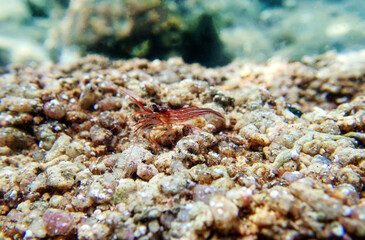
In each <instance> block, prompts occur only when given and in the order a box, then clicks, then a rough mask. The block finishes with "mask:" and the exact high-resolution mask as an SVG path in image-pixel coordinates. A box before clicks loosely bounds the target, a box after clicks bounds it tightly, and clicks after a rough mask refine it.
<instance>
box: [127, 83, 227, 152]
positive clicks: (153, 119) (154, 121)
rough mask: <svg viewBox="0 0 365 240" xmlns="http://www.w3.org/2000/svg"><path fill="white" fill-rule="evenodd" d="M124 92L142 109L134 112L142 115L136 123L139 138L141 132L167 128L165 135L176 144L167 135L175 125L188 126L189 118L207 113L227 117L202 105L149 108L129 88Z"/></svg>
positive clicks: (136, 114) (153, 106)
mask: <svg viewBox="0 0 365 240" xmlns="http://www.w3.org/2000/svg"><path fill="white" fill-rule="evenodd" d="M123 93H124V94H125V95H127V96H128V97H130V99H131V100H132V101H133V102H134V103H135V104H136V105H138V107H139V108H140V109H141V111H138V112H135V113H134V114H132V117H135V116H138V115H139V116H141V117H140V118H139V119H138V122H137V123H136V124H135V131H137V132H138V135H137V138H138V136H139V134H140V133H141V132H143V131H146V130H152V129H156V128H165V129H167V131H166V132H165V135H166V136H167V138H168V139H169V141H170V142H171V143H172V145H173V146H175V144H174V143H173V142H172V141H171V139H170V138H169V137H168V135H167V132H169V131H170V130H171V129H172V127H173V126H174V125H183V126H188V125H184V124H183V123H184V122H186V121H188V120H191V119H194V118H197V117H200V116H203V115H206V114H212V115H214V116H215V117H217V118H219V119H222V120H223V121H225V118H224V116H223V115H222V114H221V113H219V112H216V111H214V110H212V109H210V108H200V107H195V106H189V107H183V108H180V109H171V108H167V107H161V106H158V105H156V104H153V105H152V106H151V109H149V108H147V107H145V106H143V105H142V104H141V103H140V102H139V101H138V100H137V98H136V97H134V96H133V95H134V94H133V93H132V92H130V91H129V90H124V89H123ZM188 127H191V128H195V127H193V126H188ZM199 130H200V129H199Z"/></svg>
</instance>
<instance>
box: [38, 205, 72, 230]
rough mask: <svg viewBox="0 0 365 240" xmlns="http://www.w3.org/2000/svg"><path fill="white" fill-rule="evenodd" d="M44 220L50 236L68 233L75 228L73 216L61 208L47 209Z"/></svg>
mask: <svg viewBox="0 0 365 240" xmlns="http://www.w3.org/2000/svg"><path fill="white" fill-rule="evenodd" d="M43 221H44V224H45V227H46V230H47V233H48V234H49V235H50V236H58V235H67V234H68V233H69V232H70V231H71V230H72V228H73V223H74V221H73V217H72V215H71V214H70V213H68V212H65V211H63V210H59V209H47V210H46V212H45V213H44V214H43Z"/></svg>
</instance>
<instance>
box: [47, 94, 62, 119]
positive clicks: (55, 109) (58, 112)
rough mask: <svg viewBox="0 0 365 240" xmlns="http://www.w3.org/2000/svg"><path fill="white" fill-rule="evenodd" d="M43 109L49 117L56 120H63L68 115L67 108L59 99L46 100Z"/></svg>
mask: <svg viewBox="0 0 365 240" xmlns="http://www.w3.org/2000/svg"><path fill="white" fill-rule="evenodd" d="M43 111H44V114H45V115H46V116H47V117H49V118H52V119H55V120H61V119H62V118H64V117H65V116H66V109H65V108H64V107H63V105H62V104H61V103H60V102H59V101H58V100H57V99H52V100H51V101H49V102H46V103H45V104H44V105H43Z"/></svg>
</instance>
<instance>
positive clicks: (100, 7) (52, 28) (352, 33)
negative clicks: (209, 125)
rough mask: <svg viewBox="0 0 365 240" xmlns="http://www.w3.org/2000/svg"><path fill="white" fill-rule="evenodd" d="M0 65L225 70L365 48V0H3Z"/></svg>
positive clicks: (0, 21) (0, 18) (1, 1)
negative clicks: (103, 61) (162, 64)
mask: <svg viewBox="0 0 365 240" xmlns="http://www.w3.org/2000/svg"><path fill="white" fill-rule="evenodd" d="M0 5H1V6H2V7H1V8H0V65H1V66H5V65H8V64H10V63H29V62H33V61H35V62H44V61H54V62H68V61H74V60H76V59H78V58H79V57H81V56H83V55H85V54H88V53H97V54H103V55H106V56H108V57H110V58H114V59H119V58H123V59H128V58H132V57H142V58H148V59H155V58H159V59H167V58H169V57H172V56H181V57H183V58H184V60H185V61H186V62H199V63H201V64H203V65H206V66H210V67H211V66H217V65H225V64H227V63H229V62H230V61H232V60H234V59H235V58H242V59H248V60H255V61H264V60H266V59H268V58H271V57H276V56H280V57H285V58H289V59H300V58H301V57H303V56H304V55H315V54H321V53H324V52H327V51H332V50H334V51H338V52H344V51H356V50H359V49H362V48H364V43H365V21H364V14H363V11H364V10H363V9H365V1H363V0H302V1H300V0H271V1H270V0H232V1H226V0H209V1H196V0H175V1H173V0H165V1H161V0H137V1H136V0H134V1H133V0H104V1H100V0H82V1H81V0H70V1H67V0H52V1H50V0H27V1H25V0H12V1H6V0H0Z"/></svg>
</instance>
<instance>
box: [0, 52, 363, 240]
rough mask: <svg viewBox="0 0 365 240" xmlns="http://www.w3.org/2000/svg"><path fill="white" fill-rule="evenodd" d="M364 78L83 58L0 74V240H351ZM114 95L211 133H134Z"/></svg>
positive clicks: (324, 67) (346, 68)
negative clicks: (193, 112)
mask: <svg viewBox="0 0 365 240" xmlns="http://www.w3.org/2000/svg"><path fill="white" fill-rule="evenodd" d="M364 76H365V51H361V52H356V53H351V54H343V55H336V54H335V53H328V54H326V55H322V56H318V57H307V58H304V59H303V61H302V62H287V61H284V60H281V59H271V60H269V61H267V62H266V63H263V64H255V63H249V62H234V63H232V64H230V65H228V66H226V67H222V68H216V69H206V68H204V67H202V66H200V65H187V64H184V63H183V62H182V60H181V59H178V58H174V59H170V60H168V61H157V60H156V61H153V62H149V61H147V60H141V59H134V60H128V61H110V60H108V59H105V58H102V57H98V56H90V57H87V58H84V59H82V60H81V61H79V62H78V63H76V64H73V65H52V64H43V65H32V66H12V67H10V68H9V71H8V72H7V73H4V74H2V75H1V76H0V86H1V90H0V97H1V99H0V101H1V102H0V111H1V115H0V126H1V128H0V146H1V147H0V195H1V200H0V204H1V205H0V227H1V229H2V232H1V234H0V238H8V239H22V238H23V239H33V238H51V237H57V236H58V237H59V238H57V239H66V238H67V239H76V238H78V239H204V238H209V239H263V238H268V239H298V238H299V239H301V238H318V239H333V238H339V239H351V238H356V237H365V199H364V197H365V194H364V181H365V179H364V177H365V174H364V169H365V150H364V144H365V134H364V133H363V132H364V129H365V92H364V87H365V84H364ZM122 89H129V90H130V91H131V93H132V92H133V94H134V96H135V97H136V98H138V99H139V100H140V102H141V104H142V105H143V106H145V107H146V108H148V109H151V106H152V104H157V105H159V106H163V107H168V108H171V109H179V108H182V107H186V106H197V107H200V108H210V109H212V110H214V111H216V112H219V113H220V114H222V115H223V116H224V117H225V121H223V120H222V119H220V118H219V117H217V116H216V115H213V114H208V115H205V116H203V117H200V118H195V119H192V120H190V121H189V122H186V123H184V124H185V125H175V124H173V128H172V129H171V130H170V131H169V132H167V133H166V130H165V129H163V128H158V129H154V128H152V129H151V130H150V131H138V129H137V128H138V126H139V125H135V124H136V123H137V122H141V121H143V116H141V115H134V117H133V116H132V114H133V113H135V112H137V111H141V109H139V108H138V106H136V104H134V103H133V101H131V98H129V97H127V96H125V95H123V94H122V93H123V90H122ZM162 127H163V126H162ZM166 127H168V126H167V125H166ZM199 129H201V130H199ZM170 140H171V141H170ZM62 236H63V238H62Z"/></svg>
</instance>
